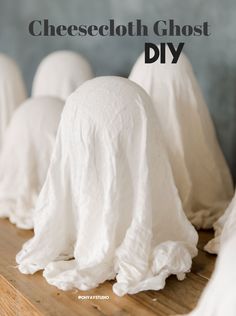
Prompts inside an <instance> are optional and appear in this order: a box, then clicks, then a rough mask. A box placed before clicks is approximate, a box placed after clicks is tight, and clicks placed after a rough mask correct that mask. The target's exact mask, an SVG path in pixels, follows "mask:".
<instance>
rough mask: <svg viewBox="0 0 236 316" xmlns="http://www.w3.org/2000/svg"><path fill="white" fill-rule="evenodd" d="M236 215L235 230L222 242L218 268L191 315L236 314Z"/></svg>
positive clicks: (235, 217) (224, 315) (227, 315)
mask: <svg viewBox="0 0 236 316" xmlns="http://www.w3.org/2000/svg"><path fill="white" fill-rule="evenodd" d="M234 215H236V214H234ZM235 224H236V216H234V230H232V231H231V234H230V235H229V236H228V238H227V240H225V242H224V243H223V244H222V246H221V248H220V252H219V257H218V259H217V262H216V268H215V271H214V273H213V275H212V278H211V280H210V281H209V283H208V285H207V287H206V289H205V290H204V292H203V294H202V296H201V298H200V301H199V303H198V305H197V307H196V308H195V310H194V311H193V312H191V313H190V314H189V316H235V315H236V270H235V267H236V252H235V249H236V230H235V228H236V225H235Z"/></svg>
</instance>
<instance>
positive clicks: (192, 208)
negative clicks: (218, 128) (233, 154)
mask: <svg viewBox="0 0 236 316" xmlns="http://www.w3.org/2000/svg"><path fill="white" fill-rule="evenodd" d="M166 60H167V61H166V64H160V62H159V61H157V62H155V63H153V64H145V63H144V55H143V54H142V55H141V56H140V57H139V58H138V60H137V62H136V63H135V65H134V67H133V69H132V71H131V74H130V77H129V78H130V79H131V80H133V81H134V82H136V83H138V84H139V85H140V86H142V87H143V88H144V89H145V90H146V92H147V93H148V94H149V95H150V96H151V98H152V100H153V103H154V106H155V112H156V115H157V117H158V120H159V124H160V127H161V131H162V133H163V136H164V141H165V146H166V148H167V152H168V155H169V159H170V163H171V167H172V170H173V174H174V178H175V183H176V186H177V188H178V190H179V194H180V197H181V200H182V202H183V206H184V210H185V212H186V214H187V216H188V218H189V219H190V220H191V222H192V223H193V224H194V225H195V226H196V227H197V228H210V227H212V225H213V223H214V222H215V221H216V220H217V219H218V218H219V217H220V216H221V215H222V213H223V211H224V210H225V208H226V207H227V205H228V203H229V201H230V200H231V198H232V196H233V185H232V179H231V176H230V172H229V169H228V166H227V164H226V161H225V159H224V157H223V154H222V152H221V149H220V147H219V144H218V141H217V138H216V134H215V130H214V126H213V123H212V120H211V117H210V115H209V112H208V109H207V106H206V104H205V101H204V99H203V96H202V94H201V91H200V88H199V86H198V83H197V81H196V78H195V76H194V73H193V70H192V67H191V65H190V63H189V61H188V59H187V58H186V56H185V55H183V54H182V55H181V56H180V58H179V61H178V63H177V64H171V61H172V57H171V54H170V52H169V50H168V51H167V52H166Z"/></svg>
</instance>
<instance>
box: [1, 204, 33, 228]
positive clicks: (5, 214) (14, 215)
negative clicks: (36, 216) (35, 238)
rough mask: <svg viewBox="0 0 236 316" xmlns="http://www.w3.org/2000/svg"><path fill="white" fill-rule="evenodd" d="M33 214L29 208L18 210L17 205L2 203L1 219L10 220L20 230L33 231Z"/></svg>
mask: <svg viewBox="0 0 236 316" xmlns="http://www.w3.org/2000/svg"><path fill="white" fill-rule="evenodd" d="M23 214H24V215H23ZM27 214H28V215H27ZM32 214H33V210H32V209H29V208H28V207H27V206H22V207H21V208H18V207H17V206H16V203H14V202H11V201H5V202H1V203H0V218H8V219H9V221H10V222H11V223H12V224H15V225H16V227H18V228H20V229H33V227H34V225H33V216H32Z"/></svg>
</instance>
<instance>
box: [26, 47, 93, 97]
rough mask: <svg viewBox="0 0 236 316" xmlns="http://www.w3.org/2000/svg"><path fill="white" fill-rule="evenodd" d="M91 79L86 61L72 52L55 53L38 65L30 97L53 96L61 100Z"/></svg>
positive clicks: (90, 72)
mask: <svg viewBox="0 0 236 316" xmlns="http://www.w3.org/2000/svg"><path fill="white" fill-rule="evenodd" d="M92 77H93V73H92V69H91V66H90V64H89V63H88V61H87V60H86V59H85V58H84V57H82V56H81V55H79V54H77V53H75V52H72V51H56V52H54V53H52V54H50V55H48V56H47V57H45V58H44V59H43V60H42V62H41V63H40V65H39V67H38V69H37V71H36V74H35V77H34V80H33V86H32V96H33V97H36V96H53V97H58V98H60V99H62V100H66V98H67V97H68V96H69V95H70V94H71V93H72V92H74V90H76V89H77V88H78V87H79V86H80V85H81V84H82V83H83V82H85V81H86V80H89V79H91V78H92Z"/></svg>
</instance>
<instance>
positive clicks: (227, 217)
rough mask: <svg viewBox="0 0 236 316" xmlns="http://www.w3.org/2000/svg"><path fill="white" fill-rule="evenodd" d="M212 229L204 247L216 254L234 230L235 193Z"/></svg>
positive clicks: (235, 224)
mask: <svg viewBox="0 0 236 316" xmlns="http://www.w3.org/2000/svg"><path fill="white" fill-rule="evenodd" d="M214 229H215V237H214V238H213V239H212V240H210V241H209V242H208V244H207V245H206V246H205V248H204V249H205V250H206V251H208V252H210V253H215V254H217V253H218V252H219V249H220V247H221V246H222V245H223V244H224V243H225V242H226V240H227V239H228V238H229V237H230V236H231V235H233V234H234V232H236V193H235V195H234V198H233V199H232V201H231V203H230V204H229V206H228V208H227V209H226V211H225V213H224V214H223V215H222V216H221V217H220V218H219V219H218V221H216V223H215V224H214ZM235 247H236V243H235ZM233 251H234V250H232V252H233ZM235 312H236V311H235Z"/></svg>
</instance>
